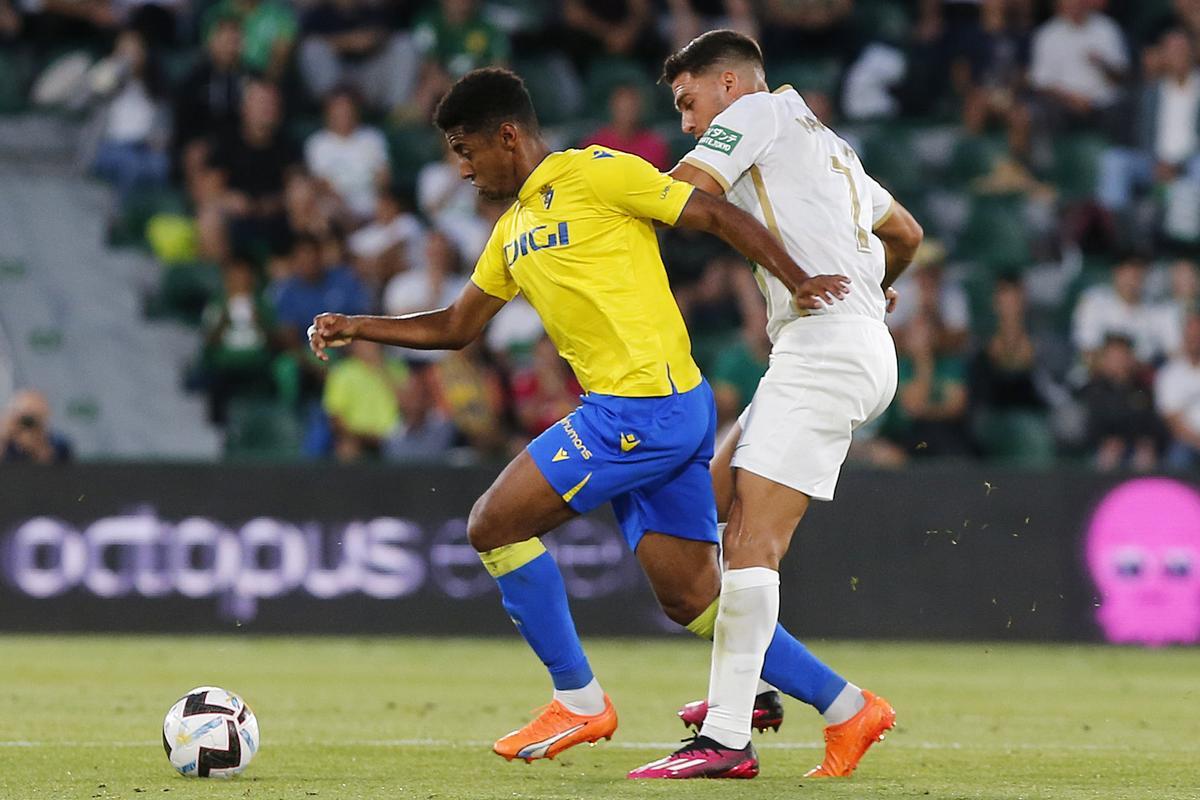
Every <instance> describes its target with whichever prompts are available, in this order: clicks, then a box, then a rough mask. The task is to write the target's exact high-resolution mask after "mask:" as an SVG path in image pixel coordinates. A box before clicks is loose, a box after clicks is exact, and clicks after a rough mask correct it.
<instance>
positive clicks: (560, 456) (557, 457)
mask: <svg viewBox="0 0 1200 800" xmlns="http://www.w3.org/2000/svg"><path fill="white" fill-rule="evenodd" d="M570 457H571V456H569V455H568V454H567V451H566V450H564V449H563V448H561V447H560V448H558V452H557V453H555V454H554V458H552V459H550V460H551V461H553V462H554V463H555V464H557V463H558V462H559V461H566V460H567V459H568V458H570Z"/></svg>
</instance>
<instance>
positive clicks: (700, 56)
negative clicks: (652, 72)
mask: <svg viewBox="0 0 1200 800" xmlns="http://www.w3.org/2000/svg"><path fill="white" fill-rule="evenodd" d="M728 61H748V62H750V63H751V64H755V65H757V66H758V67H759V68H762V66H763V54H762V49H761V48H760V47H759V46H758V42H756V41H754V40H753V39H751V38H750V37H749V36H746V35H745V34H742V33H738V32H737V31H730V30H719V31H709V32H708V33H702V34H700V35H699V36H697V37H696V38H695V39H692V40H691V41H690V42H688V43H687V44H686V45H684V47H683V49H681V50H679V51H678V52H676V53H673V54H671V56H669V57H668V58H667V60H666V62H664V63H663V72H662V77H661V78H659V79H658V80H659V83H667V84H669V83H671V81H673V80H675V79H676V78H678V77H679V76H680V75H682V74H683V73H685V72H690V73H692V74H693V75H696V74H698V73H701V72H704V71H705V70H706V69H708V68H709V67H711V66H713V65H714V64H720V63H722V62H728Z"/></svg>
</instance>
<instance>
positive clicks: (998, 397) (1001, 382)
mask: <svg viewBox="0 0 1200 800" xmlns="http://www.w3.org/2000/svg"><path fill="white" fill-rule="evenodd" d="M992 305H993V310H994V311H995V313H996V331H995V333H993V334H992V338H991V339H989V340H988V342H987V345H986V346H985V347H984V348H983V350H981V351H980V352H979V354H978V356H977V357H976V359H975V364H974V366H975V369H974V370H973V372H972V381H971V385H972V399H973V400H974V401H975V402H977V403H979V404H980V405H981V406H983V407H985V408H988V409H992V410H1004V411H1008V410H1013V411H1018V410H1019V411H1041V410H1044V409H1045V407H1046V402H1045V400H1044V398H1043V397H1042V395H1041V392H1040V391H1039V390H1038V387H1037V380H1036V378H1035V373H1036V371H1037V364H1038V353H1037V346H1036V345H1035V344H1034V340H1033V337H1032V336H1031V335H1030V333H1029V327H1028V320H1027V319H1026V306H1027V298H1026V296H1025V287H1024V286H1022V285H1021V281H1020V279H1019V278H1017V277H1011V276H1005V277H1001V278H999V279H997V281H996V286H995V289H994V290H993V294H992Z"/></svg>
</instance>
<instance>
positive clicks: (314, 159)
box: [304, 89, 391, 227]
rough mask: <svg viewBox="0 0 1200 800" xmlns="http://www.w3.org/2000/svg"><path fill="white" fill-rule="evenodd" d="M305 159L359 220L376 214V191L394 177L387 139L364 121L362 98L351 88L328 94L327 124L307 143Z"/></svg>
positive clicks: (314, 174) (356, 219)
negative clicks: (363, 122) (389, 160)
mask: <svg viewBox="0 0 1200 800" xmlns="http://www.w3.org/2000/svg"><path fill="white" fill-rule="evenodd" d="M304 161H305V163H306V164H307V166H308V171H309V173H311V174H312V175H313V176H314V177H316V178H318V179H319V180H321V181H322V182H323V183H324V185H325V187H326V188H327V189H328V190H330V191H332V192H333V193H335V194H336V195H337V196H338V197H339V198H340V199H341V201H342V203H344V204H345V206H346V208H347V209H348V210H349V212H350V216H351V218H352V220H353V221H354V222H356V223H361V222H363V221H365V220H367V219H369V218H370V217H371V216H372V215H373V214H374V213H375V193H376V192H377V191H378V190H379V189H380V187H382V186H384V185H385V184H386V183H387V182H388V180H389V178H390V177H391V164H390V163H389V162H388V154H387V140H386V139H384V138H383V134H382V133H380V132H379V130H378V129H377V128H373V127H371V126H369V125H362V124H361V123H360V120H359V113H358V100H357V98H356V97H355V96H354V93H353V92H352V91H351V90H349V89H339V90H336V91H334V92H331V93H330V94H329V95H327V96H326V98H325V127H324V128H323V129H321V130H319V131H317V132H316V133H314V134H312V135H311V136H309V137H308V141H306V142H305V143H304ZM355 227H357V225H355Z"/></svg>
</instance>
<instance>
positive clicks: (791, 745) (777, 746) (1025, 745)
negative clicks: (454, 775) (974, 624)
mask: <svg viewBox="0 0 1200 800" xmlns="http://www.w3.org/2000/svg"><path fill="white" fill-rule="evenodd" d="M267 744H268V746H269V747H270V746H275V747H308V746H313V745H323V746H327V744H328V743H327V742H321V741H301V740H296V741H282V742H278V741H268V743H267ZM339 745H340V746H343V747H454V748H462V747H480V748H483V747H491V745H492V743H491V742H490V741H484V740H479V741H456V740H451V739H363V740H344V741H342V742H339ZM754 746H755V747H756V748H758V749H760V750H820V749H821V748H822V747H824V745H823V744H822V743H820V742H761V743H760V742H755V744H754ZM885 746H886V747H888V748H894V747H899V748H902V749H905V750H1044V749H1046V748H1045V746H1044V745H1039V744H1031V743H1029V742H1012V743H1007V744H994V745H981V744H963V743H962V742H906V741H904V740H902V739H893V738H889V739H888V741H887V744H886V745H885ZM4 747H30V748H36V747H111V748H130V747H138V748H141V747H148V748H155V749H157V748H161V747H162V743H161V742H156V741H151V740H149V739H147V740H146V741H144V742H131V741H111V742H104V741H26V740H0V748H4ZM601 747H611V748H616V749H618V750H674V749H676V748H678V747H679V740H677V739H676V740H673V741H669V742H605V743H604V744H603V745H601ZM1052 749H1054V750H1066V751H1082V752H1124V751H1127V750H1128V749H1129V748H1128V746H1127V745H1119V744H1111V745H1105V744H1087V743H1073V744H1060V745H1055V746H1054V747H1053V748H1052ZM1147 752H1154V753H1185V752H1186V753H1191V752H1194V751H1193V749H1191V748H1184V747H1174V748H1149V749H1148V750H1147Z"/></svg>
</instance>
